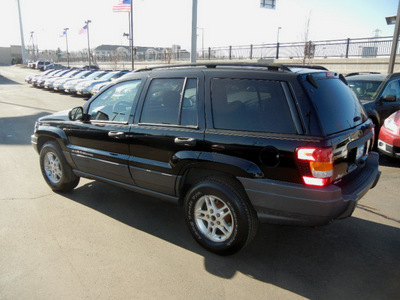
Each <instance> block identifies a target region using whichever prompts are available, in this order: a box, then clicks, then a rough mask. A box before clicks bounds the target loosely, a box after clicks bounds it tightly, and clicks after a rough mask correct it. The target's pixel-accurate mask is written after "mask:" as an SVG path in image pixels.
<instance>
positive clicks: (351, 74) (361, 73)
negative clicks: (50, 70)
mask: <svg viewBox="0 0 400 300" xmlns="http://www.w3.org/2000/svg"><path fill="white" fill-rule="evenodd" d="M368 74H381V73H379V72H353V73H349V74H347V75H346V77H349V76H355V75H368Z"/></svg>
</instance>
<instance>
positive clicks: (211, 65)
mask: <svg viewBox="0 0 400 300" xmlns="http://www.w3.org/2000/svg"><path fill="white" fill-rule="evenodd" d="M186 67H206V68H207V69H216V68H218V67H232V68H234V67H246V68H256V69H266V70H268V71H289V72H290V69H289V68H287V67H286V66H285V65H281V64H269V65H266V64H257V63H213V62H209V63H191V64H176V65H167V66H165V65H164V66H154V67H146V68H143V69H138V70H136V71H135V72H144V71H151V70H158V69H172V68H186Z"/></svg>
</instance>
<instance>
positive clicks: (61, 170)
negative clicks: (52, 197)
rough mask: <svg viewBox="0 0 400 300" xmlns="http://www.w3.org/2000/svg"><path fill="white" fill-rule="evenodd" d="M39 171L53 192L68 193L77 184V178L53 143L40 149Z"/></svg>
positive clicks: (48, 143)
mask: <svg viewBox="0 0 400 300" xmlns="http://www.w3.org/2000/svg"><path fill="white" fill-rule="evenodd" d="M40 169H41V171H42V175H43V178H44V179H45V181H46V182H47V184H48V185H49V186H50V187H51V189H52V190H53V191H55V192H69V191H71V190H73V189H74V188H75V187H76V186H77V185H78V183H79V177H77V176H76V175H75V174H74V173H73V172H72V168H71V167H70V165H69V164H68V163H67V161H66V160H65V157H64V155H63V154H62V152H61V150H60V147H59V146H58V145H57V144H56V143H55V142H47V143H46V144H44V146H43V148H42V149H41V151H40Z"/></svg>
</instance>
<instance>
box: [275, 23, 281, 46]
mask: <svg viewBox="0 0 400 300" xmlns="http://www.w3.org/2000/svg"><path fill="white" fill-rule="evenodd" d="M281 29H282V27H280V26H279V27H278V34H277V37H276V43H277V44H279V31H280V30H281Z"/></svg>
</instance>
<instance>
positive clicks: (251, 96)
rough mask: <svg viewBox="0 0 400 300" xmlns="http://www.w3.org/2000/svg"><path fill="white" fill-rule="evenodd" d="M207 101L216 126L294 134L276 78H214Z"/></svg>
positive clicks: (219, 127)
mask: <svg viewBox="0 0 400 300" xmlns="http://www.w3.org/2000/svg"><path fill="white" fill-rule="evenodd" d="M211 101H212V113H213V120H214V128H216V129H229V130H243V131H258V132H269V133H288V134H295V133H296V128H295V125H294V123H293V120H292V116H291V113H290V109H289V106H288V103H287V99H286V97H285V94H284V92H283V90H282V87H281V84H280V82H278V81H267V80H255V79H227V78H214V79H213V80H212V82H211Z"/></svg>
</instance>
